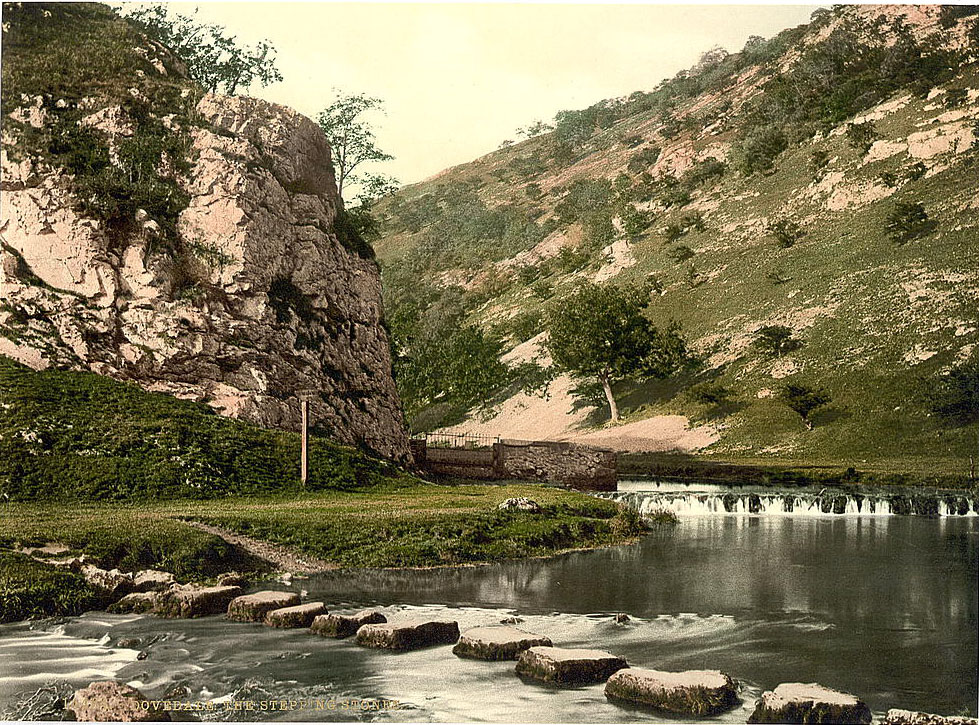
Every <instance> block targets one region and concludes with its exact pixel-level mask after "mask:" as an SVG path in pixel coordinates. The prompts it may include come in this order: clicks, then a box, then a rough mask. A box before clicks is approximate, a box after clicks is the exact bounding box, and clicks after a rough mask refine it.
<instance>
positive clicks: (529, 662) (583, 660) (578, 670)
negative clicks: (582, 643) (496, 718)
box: [517, 647, 629, 685]
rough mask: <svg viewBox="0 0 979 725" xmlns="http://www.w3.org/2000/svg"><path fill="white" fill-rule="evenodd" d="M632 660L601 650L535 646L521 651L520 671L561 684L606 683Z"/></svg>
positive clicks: (518, 662)
mask: <svg viewBox="0 0 979 725" xmlns="http://www.w3.org/2000/svg"><path fill="white" fill-rule="evenodd" d="M628 666H629V665H628V663H627V662H626V661H625V660H624V659H622V658H621V657H616V656H615V655H612V654H609V653H608V652H604V651H602V650H597V649H563V648H561V647H531V648H530V649H528V650H525V651H524V652H522V653H521V654H520V658H519V659H518V660H517V674H518V675H523V676H525V677H531V678H533V679H535V680H541V681H542V682H552V683H554V684H557V685H586V684H589V683H593V682H604V681H605V680H607V679H608V678H609V677H611V676H612V674H613V673H615V672H618V671H619V670H621V669H623V668H624V667H628Z"/></svg>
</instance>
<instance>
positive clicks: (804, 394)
mask: <svg viewBox="0 0 979 725" xmlns="http://www.w3.org/2000/svg"><path fill="white" fill-rule="evenodd" d="M778 399H779V400H781V401H782V402H783V403H785V404H786V405H787V406H789V407H790V408H792V410H794V411H795V412H796V413H798V414H799V416H800V417H801V418H802V422H803V423H805V424H806V428H807V429H808V430H812V420H811V419H810V417H809V416H810V415H812V414H813V412H815V411H816V410H818V409H819V408H822V407H823V406H825V405H828V404H829V403H830V402H832V400H833V397H832V396H831V395H830V394H829V393H828V392H827V391H826V390H825V389H824V388H814V387H811V386H809V385H803V384H802V383H786V384H785V385H784V386H783V387H782V389H781V390H779V391H778Z"/></svg>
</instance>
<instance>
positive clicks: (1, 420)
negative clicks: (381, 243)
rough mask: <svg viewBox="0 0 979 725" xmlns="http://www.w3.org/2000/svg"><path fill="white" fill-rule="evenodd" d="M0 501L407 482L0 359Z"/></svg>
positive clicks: (340, 456)
mask: <svg viewBox="0 0 979 725" xmlns="http://www.w3.org/2000/svg"><path fill="white" fill-rule="evenodd" d="M0 410H2V411H3V415H2V416H0V497H3V498H8V499H12V500H57V501H107V500H108V501H134V500H150V499H167V498H213V497H216V496H229V495H236V496H237V495H246V494H257V493H266V492H272V491H275V492H293V493H295V492H299V491H301V490H306V491H322V490H350V489H355V488H363V487H369V486H374V485H379V484H386V483H390V482H397V481H401V480H403V479H404V480H406V481H407V482H409V483H410V482H412V481H414V479H412V478H411V477H408V476H407V474H405V473H403V472H402V471H400V470H399V469H397V468H395V467H394V466H393V465H391V464H389V463H385V462H382V461H379V460H377V459H375V458H372V457H370V456H368V455H366V454H364V453H361V452H360V451H357V450H355V449H352V448H347V447H343V446H340V445H338V444H336V443H333V442H331V441H330V440H328V439H326V438H324V437H321V436H318V435H315V434H314V435H312V436H311V440H310V478H309V481H308V484H307V486H306V488H305V489H302V488H301V483H300V481H299V435H298V434H297V433H290V432H285V431H280V430H268V429H264V428H260V427H258V426H253V425H250V424H247V423H242V422H240V421H236V420H232V419H229V418H223V417H221V416H219V415H217V414H216V413H214V412H213V411H212V410H211V409H210V408H209V407H208V406H207V405H205V404H203V403H192V402H188V401H183V400H177V399H176V398H173V397H171V396H168V395H163V394H157V393H147V392H145V391H143V390H141V389H140V388H138V387H136V386H135V385H130V384H126V383H120V382H116V381H114V380H111V379H109V378H105V377H102V376H99V375H94V374H92V373H84V372H69V371H61V370H46V371H40V372H37V371H33V370H31V369H30V368H27V367H24V366H22V365H20V364H18V363H15V362H13V361H11V360H9V359H8V358H4V357H2V356H0Z"/></svg>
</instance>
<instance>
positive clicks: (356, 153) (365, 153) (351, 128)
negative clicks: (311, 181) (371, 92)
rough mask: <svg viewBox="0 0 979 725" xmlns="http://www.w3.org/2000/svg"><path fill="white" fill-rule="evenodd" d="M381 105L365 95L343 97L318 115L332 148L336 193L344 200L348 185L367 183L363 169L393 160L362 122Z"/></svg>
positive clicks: (377, 99) (340, 96)
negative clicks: (345, 188)
mask: <svg viewBox="0 0 979 725" xmlns="http://www.w3.org/2000/svg"><path fill="white" fill-rule="evenodd" d="M382 103H383V101H381V99H380V98H374V97H372V96H368V95H366V94H364V93H356V94H353V95H347V94H340V95H339V97H338V98H337V99H336V100H335V101H334V102H333V103H331V104H330V105H329V106H327V107H326V108H325V109H323V110H322V111H320V113H319V115H318V116H317V121H318V122H319V125H320V128H322V129H323V133H324V134H326V138H327V140H328V141H329V142H330V147H331V148H332V149H333V167H334V168H335V169H336V175H337V192H338V193H339V194H340V198H341V199H342V198H343V189H344V187H345V186H346V185H348V184H356V183H363V182H364V181H365V180H368V178H369V177H368V176H366V175H364V174H362V173H359V172H358V169H360V168H361V166H363V165H364V164H367V163H371V162H375V161H390V160H392V159H393V158H394V157H393V156H391V155H390V154H387V153H385V152H384V151H381V149H380V148H378V146H377V141H376V139H375V138H374V131H373V129H372V128H371V127H370V125H369V124H368V123H367V121H365V120H364V119H363V115H364V114H365V113H367V112H369V111H374V110H380V108H381V104H382Z"/></svg>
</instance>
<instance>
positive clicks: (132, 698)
mask: <svg viewBox="0 0 979 725" xmlns="http://www.w3.org/2000/svg"><path fill="white" fill-rule="evenodd" d="M68 710H70V711H71V712H73V713H74V714H75V719H76V720H79V721H82V722H85V721H88V722H153V721H155V722H169V721H170V715H169V713H167V712H162V711H161V712H156V711H154V710H153V709H152V708H151V707H149V702H148V701H147V700H146V698H145V697H143V694H142V693H141V692H140V691H139V690H137V689H136V688H135V687H130V686H129V685H124V684H122V683H120V682H113V681H112V680H107V681H105V682H93V683H92V684H91V685H89V686H88V687H86V688H85V689H83V690H78V691H77V692H76V693H75V696H74V697H73V698H72V699H71V702H70V703H68Z"/></svg>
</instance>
